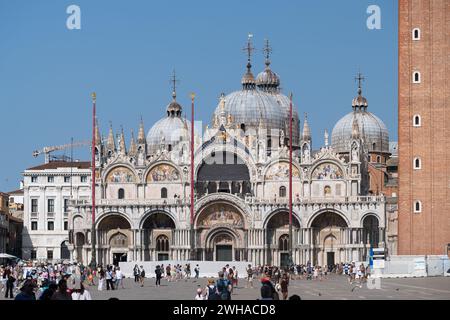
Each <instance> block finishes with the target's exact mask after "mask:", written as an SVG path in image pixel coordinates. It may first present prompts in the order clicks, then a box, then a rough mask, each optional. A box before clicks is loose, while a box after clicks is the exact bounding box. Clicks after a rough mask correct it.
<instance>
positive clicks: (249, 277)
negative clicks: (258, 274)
mask: <svg viewBox="0 0 450 320" xmlns="http://www.w3.org/2000/svg"><path fill="white" fill-rule="evenodd" d="M245 287H246V288H249V287H250V288H253V269H252V265H251V264H249V265H248V266H247V284H246V285H245Z"/></svg>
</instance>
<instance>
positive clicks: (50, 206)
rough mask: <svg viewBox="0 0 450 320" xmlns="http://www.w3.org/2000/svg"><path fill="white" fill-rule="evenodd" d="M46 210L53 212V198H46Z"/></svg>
mask: <svg viewBox="0 0 450 320" xmlns="http://www.w3.org/2000/svg"><path fill="white" fill-rule="evenodd" d="M47 212H49V213H53V212H55V199H47Z"/></svg>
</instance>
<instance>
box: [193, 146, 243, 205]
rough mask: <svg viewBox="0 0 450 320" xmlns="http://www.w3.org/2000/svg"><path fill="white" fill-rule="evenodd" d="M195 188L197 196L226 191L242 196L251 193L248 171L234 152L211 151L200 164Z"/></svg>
mask: <svg viewBox="0 0 450 320" xmlns="http://www.w3.org/2000/svg"><path fill="white" fill-rule="evenodd" d="M196 189H197V194H198V195H199V196H202V195H204V194H209V193H216V192H226V193H231V194H235V195H238V196H241V197H243V196H244V195H246V194H248V193H251V184H250V173H249V170H248V168H247V166H246V165H245V163H244V161H242V160H241V159H240V158H239V157H238V156H237V155H236V154H233V153H230V152H225V151H221V152H217V153H215V152H213V153H212V154H211V155H209V156H208V157H207V158H205V159H204V160H203V161H202V164H201V165H200V168H199V170H198V172H197V183H196Z"/></svg>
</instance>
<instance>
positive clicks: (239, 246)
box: [195, 203, 247, 261]
mask: <svg viewBox="0 0 450 320" xmlns="http://www.w3.org/2000/svg"><path fill="white" fill-rule="evenodd" d="M195 229H196V234H197V239H199V240H198V241H199V242H200V243H197V247H199V248H201V249H200V250H199V252H198V254H197V256H198V258H199V259H201V260H206V261H243V260H247V250H246V249H245V247H246V243H245V242H244V239H245V235H246V232H247V230H246V222H245V218H244V215H243V214H242V212H241V211H240V210H239V209H238V208H236V207H235V206H234V205H232V204H230V203H213V204H210V205H208V206H206V207H205V208H203V209H202V210H201V211H200V213H199V215H198V218H197V219H196V223H195Z"/></svg>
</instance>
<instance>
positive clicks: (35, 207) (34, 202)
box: [31, 199, 38, 213]
mask: <svg viewBox="0 0 450 320" xmlns="http://www.w3.org/2000/svg"><path fill="white" fill-rule="evenodd" d="M31 212H32V213H37V212H38V199H31Z"/></svg>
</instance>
